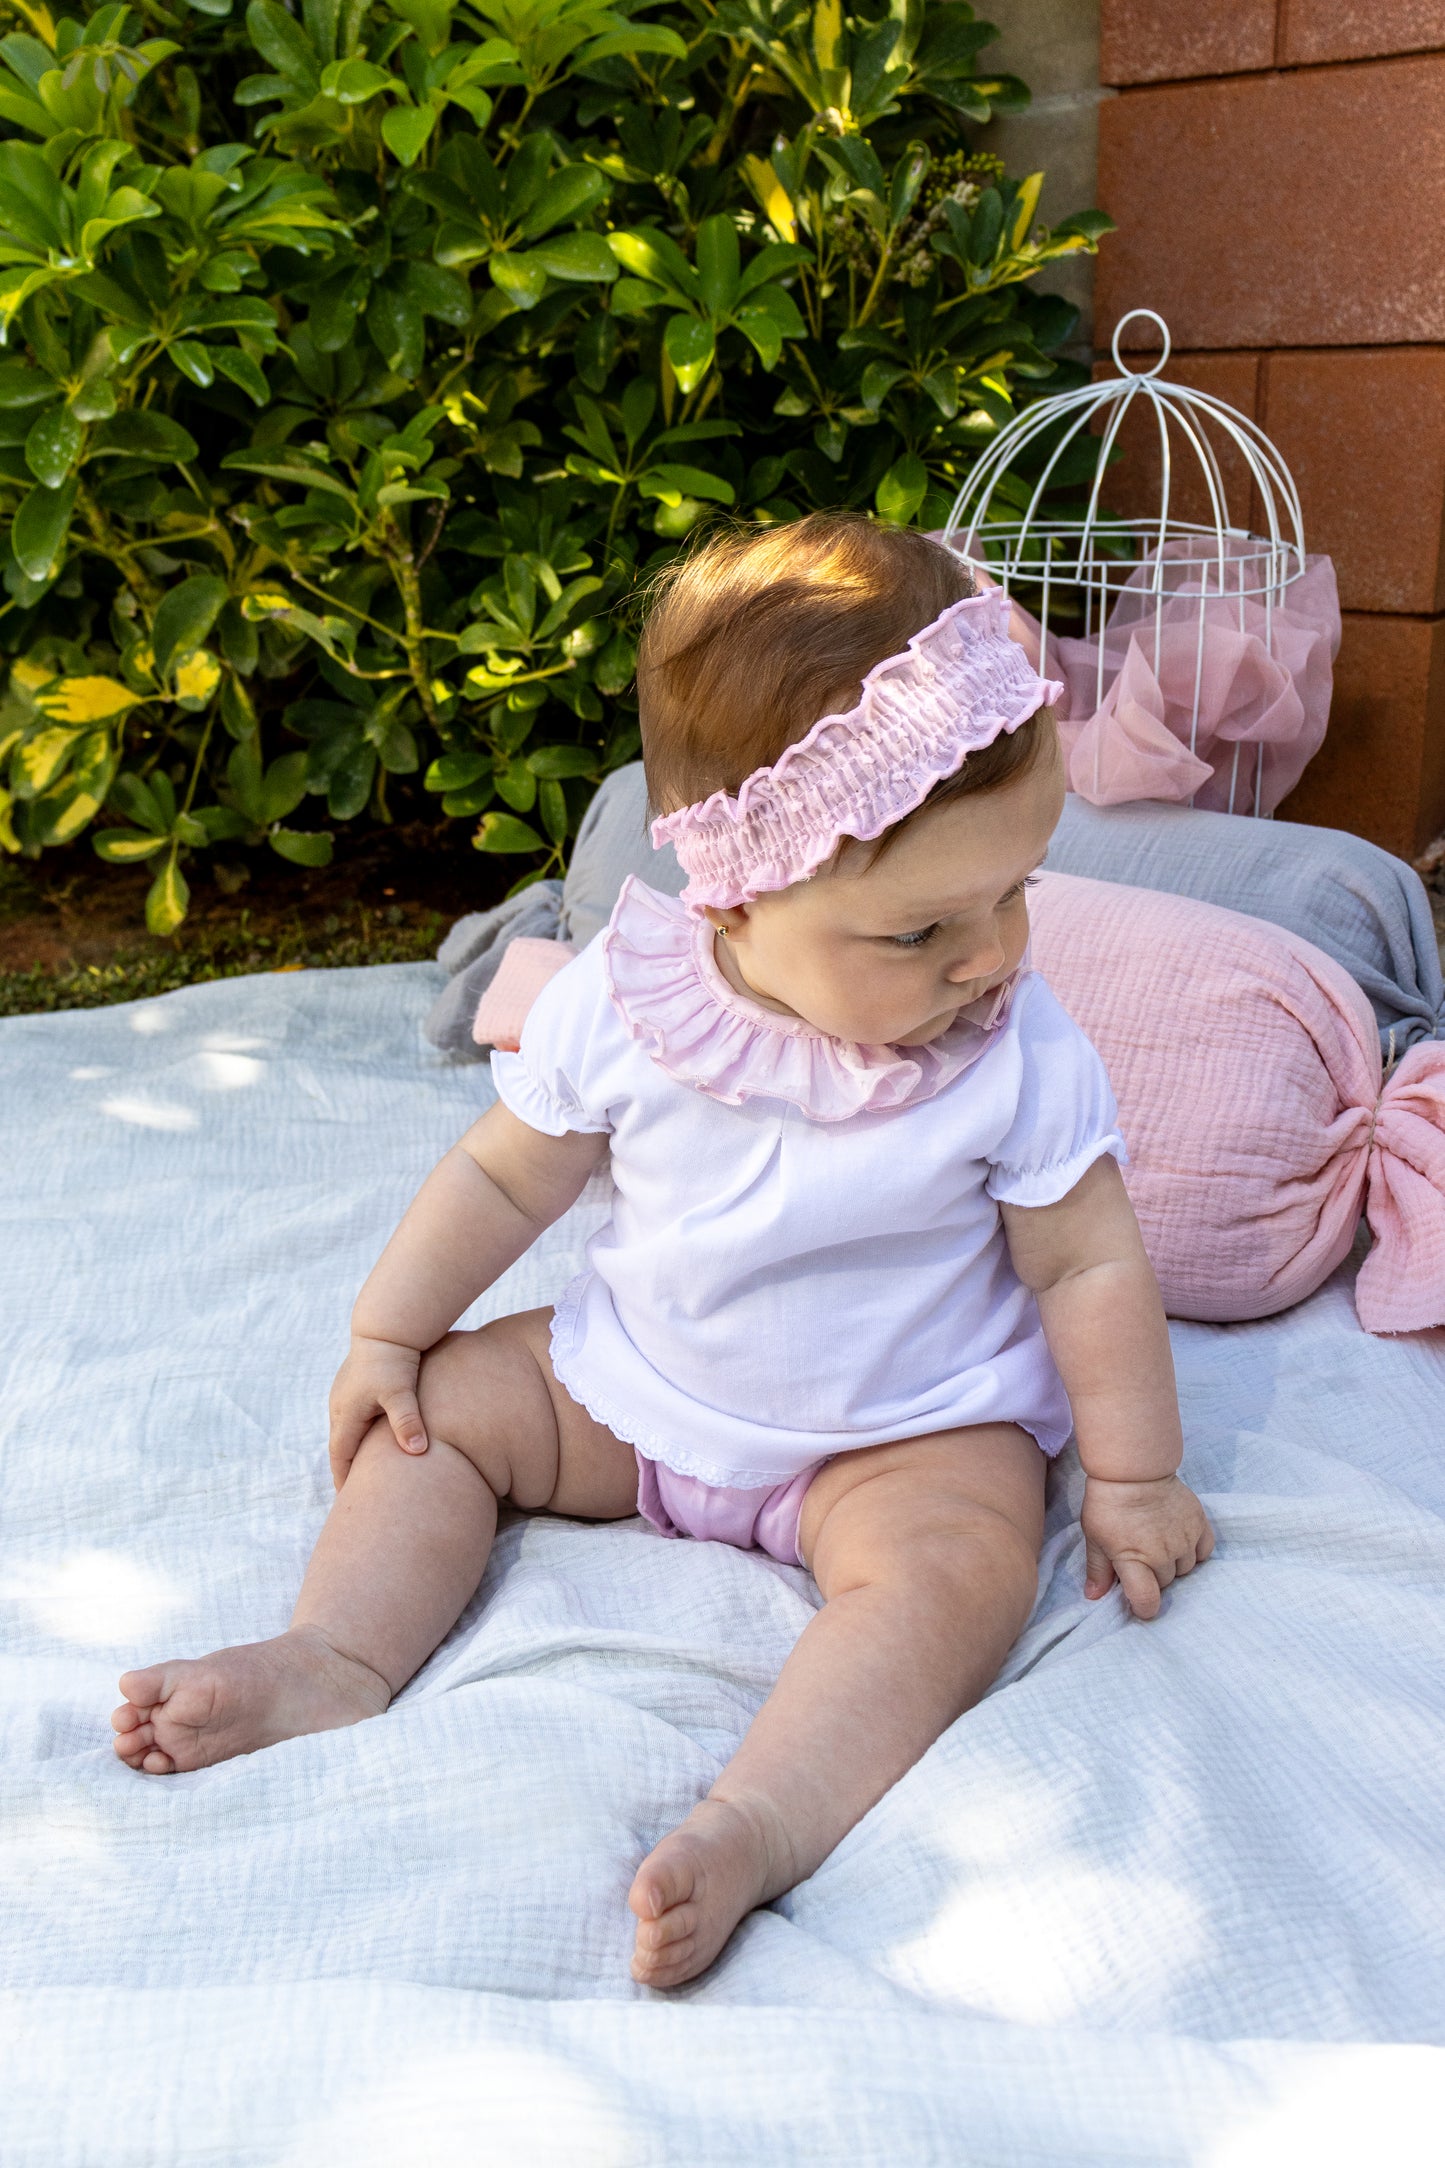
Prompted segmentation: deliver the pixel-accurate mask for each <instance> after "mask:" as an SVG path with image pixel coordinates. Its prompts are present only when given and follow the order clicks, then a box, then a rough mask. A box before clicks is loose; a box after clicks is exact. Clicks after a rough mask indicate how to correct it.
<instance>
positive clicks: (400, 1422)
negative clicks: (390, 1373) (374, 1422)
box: [381, 1392, 428, 1453]
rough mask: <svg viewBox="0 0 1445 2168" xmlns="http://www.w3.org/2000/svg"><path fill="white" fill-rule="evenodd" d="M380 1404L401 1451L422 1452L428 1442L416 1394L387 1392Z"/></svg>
mask: <svg viewBox="0 0 1445 2168" xmlns="http://www.w3.org/2000/svg"><path fill="white" fill-rule="evenodd" d="M381 1405H382V1407H383V1409H384V1410H385V1412H386V1419H387V1421H388V1422H389V1423H390V1425H391V1434H392V1436H393V1437H394V1438H395V1440H396V1442H397V1444H398V1445H399V1446H400V1447H401V1449H402V1451H403V1453H424V1452H425V1451H426V1449H427V1443H428V1440H427V1434H426V1424H425V1423H424V1422H423V1421H422V1419H421V1404H420V1402H419V1401H418V1400H417V1397H416V1394H415V1393H408V1392H395V1393H387V1394H385V1395H384V1396H383V1399H382V1403H381Z"/></svg>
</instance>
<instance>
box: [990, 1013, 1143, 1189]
mask: <svg viewBox="0 0 1445 2168" xmlns="http://www.w3.org/2000/svg"><path fill="white" fill-rule="evenodd" d="M1010 1030H1011V1032H1012V1033H1014V1034H1015V1035H1016V1044H1017V1050H1018V1065H1019V1066H1018V1098H1017V1102H1016V1105H1015V1108H1014V1114H1013V1119H1012V1120H1011V1122H1010V1123H1009V1126H1008V1129H1007V1131H1006V1132H1005V1134H1004V1135H1003V1136H1002V1137H1001V1138H1000V1139H999V1141H998V1143H997V1145H996V1146H995V1148H994V1150H993V1151H992V1152H990V1154H989V1174H988V1180H987V1183H986V1185H985V1186H986V1187H987V1190H988V1194H989V1195H990V1197H992V1198H994V1199H995V1200H996V1201H997V1202H998V1203H999V1204H1014V1205H1025V1206H1029V1205H1034V1206H1038V1205H1049V1204H1057V1203H1058V1201H1059V1199H1060V1198H1061V1197H1067V1195H1068V1193H1069V1191H1070V1190H1071V1189H1072V1188H1073V1187H1074V1185H1075V1184H1076V1183H1077V1182H1079V1181H1080V1180H1081V1179H1082V1178H1083V1176H1084V1175H1086V1174H1087V1173H1088V1171H1089V1169H1090V1167H1091V1166H1092V1165H1093V1164H1094V1161H1095V1160H1096V1159H1099V1158H1102V1156H1103V1155H1104V1153H1105V1152H1108V1153H1111V1154H1112V1155H1113V1157H1114V1158H1115V1159H1117V1160H1118V1161H1120V1163H1121V1164H1122V1163H1125V1162H1127V1160H1128V1157H1129V1154H1128V1152H1127V1150H1126V1149H1125V1145H1124V1139H1123V1135H1122V1134H1121V1132H1120V1130H1119V1127H1118V1108H1117V1106H1116V1105H1115V1102H1114V1093H1113V1090H1112V1087H1111V1086H1110V1083H1109V1077H1108V1072H1107V1070H1106V1069H1105V1067H1104V1064H1103V1062H1102V1061H1101V1060H1100V1059H1099V1056H1098V1055H1097V1054H1096V1053H1095V1051H1094V1048H1093V1046H1092V1045H1091V1044H1090V1042H1089V1040H1088V1039H1086V1038H1085V1036H1084V1034H1083V1032H1082V1031H1081V1030H1080V1029H1079V1027H1078V1025H1077V1024H1076V1023H1075V1022H1074V1020H1073V1018H1072V1017H1071V1016H1070V1015H1069V1013H1068V1011H1067V1010H1066V1009H1065V1008H1064V1006H1063V1004H1062V1003H1061V1002H1060V1001H1059V999H1058V997H1057V996H1056V995H1055V994H1054V993H1053V992H1052V991H1051V990H1050V988H1049V987H1048V986H1047V985H1046V984H1045V982H1044V980H1043V979H1041V978H1040V977H1039V976H1038V974H1037V973H1033V974H1031V975H1030V977H1029V978H1027V979H1026V980H1024V981H1023V982H1022V984H1021V985H1020V987H1019V989H1018V993H1017V994H1016V995H1015V997H1014V1014H1013V1015H1012V1016H1011V1017H1010Z"/></svg>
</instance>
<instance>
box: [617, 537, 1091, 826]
mask: <svg viewBox="0 0 1445 2168" xmlns="http://www.w3.org/2000/svg"><path fill="white" fill-rule="evenodd" d="M974 592H975V587H974V581H973V576H972V574H971V573H970V571H969V569H968V566H967V565H966V564H965V563H964V561H963V559H962V558H961V557H958V556H956V555H955V553H954V552H953V551H952V550H950V549H945V548H944V547H943V545H942V544H941V543H937V542H933V541H931V540H930V539H929V537H928V536H927V535H925V534H920V533H918V532H917V530H916V529H913V528H909V527H885V526H882V525H880V524H879V523H878V522H877V521H876V520H871V519H868V518H866V517H865V516H864V515H863V514H861V513H857V512H813V513H810V514H809V515H808V517H807V518H806V519H800V520H797V521H794V522H792V523H791V524H790V525H788V526H784V527H744V528H735V529H732V530H730V531H728V532H725V533H723V534H721V535H717V536H714V537H713V538H712V539H710V540H709V541H707V542H706V543H704V544H703V545H702V546H701V547H700V548H698V549H694V550H692V551H690V552H689V553H688V554H687V555H686V556H684V557H681V558H679V559H678V560H677V561H676V562H675V563H673V564H672V565H669V566H668V567H667V569H666V571H664V572H663V573H662V574H661V576H660V577H659V578H658V580H657V581H656V582H655V584H654V586H653V589H652V594H651V606H650V609H649V613H648V617H647V621H646V624H645V626H644V628H643V633H642V639H641V642H640V645H639V649H638V657H637V692H638V702H639V706H640V709H641V723H642V758H643V764H644V767H645V769H646V772H647V791H648V796H649V798H650V799H651V801H652V804H653V807H654V809H655V810H656V811H657V812H659V813H671V812H674V811H675V810H676V809H677V808H678V807H679V806H684V805H693V804H695V803H696V802H697V801H698V800H699V799H702V798H706V797H709V796H710V795H711V793H712V792H713V791H715V790H725V791H729V792H734V791H736V790H737V788H738V785H739V784H740V783H741V782H742V781H743V779H744V777H745V776H749V775H751V774H752V772H753V770H754V769H755V768H762V767H768V766H771V764H772V763H773V762H774V761H775V760H776V759H777V757H778V755H779V754H780V753H781V752H782V750H783V748H784V747H785V746H787V745H793V744H795V743H796V742H797V740H798V739H799V738H803V737H806V736H807V734H808V732H809V731H810V730H811V729H812V727H813V725H814V723H816V722H817V720H818V718H819V717H820V716H822V715H838V714H842V713H844V712H845V711H846V710H847V709H848V708H850V707H852V706H853V705H854V703H855V702H856V701H857V699H858V697H859V694H860V690H861V687H862V682H863V679H864V678H865V677H866V675H867V674H868V672H869V671H870V670H871V669H872V668H873V667H874V665H875V664H876V663H880V662H883V661H884V660H885V659H886V658H887V657H888V656H890V655H897V654H900V653H901V652H902V651H903V649H904V648H905V647H906V646H907V645H908V642H909V640H910V639H911V638H912V636H913V635H914V633H916V632H921V631H922V630H923V627H924V626H925V625H929V624H932V622H933V620H934V619H935V618H936V617H940V616H941V615H942V614H943V612H944V611H945V610H946V609H947V608H948V607H949V605H950V604H951V603H954V602H962V601H963V600H964V599H965V598H966V597H967V596H969V595H971V594H973V593H974ZM1052 742H1053V717H1052V714H1051V712H1050V710H1049V709H1047V708H1041V709H1040V710H1039V712H1038V713H1037V714H1036V715H1034V716H1032V717H1031V718H1030V719H1029V721H1028V722H1026V723H1025V724H1023V725H1022V726H1021V728H1019V729H1018V730H1016V731H1013V732H1012V733H1008V734H1005V735H1003V736H1000V737H997V738H995V739H994V741H993V743H992V744H991V745H987V746H984V747H982V748H981V749H980V750H979V751H978V752H976V753H971V754H970V755H969V757H968V759H967V760H966V761H965V762H964V763H963V766H962V767H961V768H960V769H959V770H958V772H957V773H956V774H954V775H952V776H948V777H946V778H945V779H944V780H943V781H942V782H941V783H939V784H937V785H936V786H935V787H934V789H933V790H932V791H931V792H930V793H929V795H928V797H927V798H926V799H925V800H924V801H923V804H922V805H920V806H918V807H917V808H916V809H915V811H914V812H913V813H910V814H908V815H907V816H906V820H913V819H916V818H917V815H918V814H919V813H921V812H922V811H923V810H924V807H926V806H934V805H937V804H938V802H939V800H940V798H945V797H947V798H958V797H963V796H965V795H968V794H972V793H978V792H982V791H988V790H997V789H999V788H1000V786H1001V785H1003V784H1004V783H1007V782H1009V781H1011V780H1012V779H1013V778H1014V777H1015V776H1019V775H1022V774H1024V773H1025V772H1026V771H1027V770H1028V769H1029V768H1031V767H1032V766H1033V763H1034V761H1035V760H1036V759H1037V758H1038V755H1039V753H1040V751H1041V750H1042V748H1043V747H1044V746H1046V745H1051V744H1052ZM904 825H905V821H900V822H899V823H898V824H897V827H895V828H891V829H889V830H888V831H887V834H886V835H885V836H884V837H882V838H881V839H880V841H879V843H878V845H876V846H875V855H876V853H877V851H878V850H881V849H883V848H886V846H887V844H888V843H889V842H890V841H891V840H892V838H893V837H894V836H896V835H897V834H898V832H899V830H900V829H901V828H902V827H903V826H904Z"/></svg>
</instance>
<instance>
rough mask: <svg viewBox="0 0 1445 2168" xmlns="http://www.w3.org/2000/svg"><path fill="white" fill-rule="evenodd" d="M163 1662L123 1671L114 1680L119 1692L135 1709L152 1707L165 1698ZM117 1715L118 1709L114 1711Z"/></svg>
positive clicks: (164, 1666)
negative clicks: (140, 1668)
mask: <svg viewBox="0 0 1445 2168" xmlns="http://www.w3.org/2000/svg"><path fill="white" fill-rule="evenodd" d="M167 1668H168V1667H167V1666H166V1665H165V1664H148V1665H147V1666H146V1668H145V1670H144V1671H123V1672H122V1673H121V1675H120V1678H119V1680H118V1681H117V1682H116V1683H117V1684H118V1685H119V1687H120V1690H121V1692H122V1693H123V1694H124V1695H125V1698H126V1700H127V1701H129V1702H133V1703H134V1704H135V1706H136V1708H137V1709H139V1710H146V1709H153V1708H154V1707H155V1705H156V1703H157V1702H158V1701H164V1700H165V1698H166V1671H167ZM116 1714H117V1716H118V1715H119V1714H120V1711H119V1710H117V1711H116Z"/></svg>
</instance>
